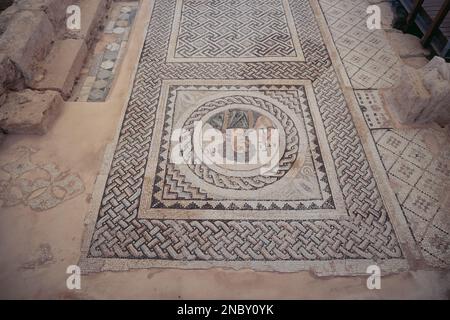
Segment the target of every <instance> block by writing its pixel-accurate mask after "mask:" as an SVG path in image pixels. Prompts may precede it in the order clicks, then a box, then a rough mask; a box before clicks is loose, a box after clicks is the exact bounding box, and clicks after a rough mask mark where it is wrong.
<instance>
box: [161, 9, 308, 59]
mask: <svg viewBox="0 0 450 320" xmlns="http://www.w3.org/2000/svg"><path fill="white" fill-rule="evenodd" d="M292 25H293V17H292V13H291V10H290V7H289V2H288V1H286V0H233V1H231V2H230V1H213V2H211V1H210V0H178V1H177V5H176V13H175V21H174V24H173V29H172V30H173V32H172V36H171V40H170V46H169V52H168V57H167V61H169V62H183V61H184V62H186V61H197V62H199V61H205V62H211V61H238V60H239V61H295V60H304V57H303V53H302V49H301V46H300V41H299V39H298V36H297V33H296V30H295V29H294V28H292Z"/></svg>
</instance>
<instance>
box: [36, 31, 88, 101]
mask: <svg viewBox="0 0 450 320" xmlns="http://www.w3.org/2000/svg"><path fill="white" fill-rule="evenodd" d="M86 56H87V47H86V44H85V42H84V40H82V39H66V40H60V41H57V42H56V43H55V44H54V46H53V48H52V50H51V52H50V53H49V55H48V56H47V58H46V60H45V63H44V64H43V66H42V67H43V69H44V77H43V79H42V80H41V81H35V82H34V83H33V88H35V89H40V90H56V91H58V92H60V93H61V95H62V96H63V98H65V99H67V98H69V96H70V93H71V91H72V88H73V85H74V83H75V80H76V78H77V77H78V75H79V73H80V70H81V68H82V67H83V62H84V59H85V58H86Z"/></svg>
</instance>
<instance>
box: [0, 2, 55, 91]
mask: <svg viewBox="0 0 450 320" xmlns="http://www.w3.org/2000/svg"><path fill="white" fill-rule="evenodd" d="M53 39H54V30H53V26H52V24H51V23H50V21H49V20H48V18H47V16H46V15H45V14H44V13H42V12H35V11H21V12H18V13H16V14H15V15H14V16H13V17H12V19H11V21H10V23H9V25H8V27H7V28H6V30H5V32H4V33H3V34H2V36H1V38H0V54H4V55H5V56H7V57H8V58H9V59H10V60H11V61H12V62H14V64H15V65H16V66H18V68H19V69H20V71H21V72H22V74H23V75H24V76H25V79H26V81H27V82H29V81H31V80H32V79H33V75H34V70H35V66H36V64H37V63H38V62H39V61H41V60H43V59H44V58H45V56H46V55H47V53H48V52H49V49H50V47H51V44H52V41H53Z"/></svg>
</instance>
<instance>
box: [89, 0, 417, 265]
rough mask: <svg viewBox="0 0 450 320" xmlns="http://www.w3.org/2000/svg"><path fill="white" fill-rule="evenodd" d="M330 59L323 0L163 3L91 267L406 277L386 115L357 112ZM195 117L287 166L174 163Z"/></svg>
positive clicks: (94, 226) (155, 14) (404, 232)
mask: <svg viewBox="0 0 450 320" xmlns="http://www.w3.org/2000/svg"><path fill="white" fill-rule="evenodd" d="M328 2H329V3H331V1H328ZM327 18H328V16H327ZM328 23H329V22H328ZM211 26H213V27H211ZM332 31H333V30H331V32H332ZM368 45H370V44H368ZM338 48H339V46H338ZM336 53H337V52H336V49H335V47H334V43H333V38H332V36H331V33H330V30H329V29H328V26H327V22H326V20H325V18H324V16H323V15H322V9H321V7H320V6H319V4H318V3H317V2H314V1H312V2H310V1H306V0H302V1H291V0H235V1H233V6H230V5H229V1H226V0H217V1H214V2H211V1H206V0H195V1H194V0H178V1H162V0H156V1H155V2H154V6H153V10H152V18H151V20H150V24H149V27H148V33H147V37H146V41H145V44H144V48H143V51H142V54H141V59H140V62H139V66H138V70H137V74H136V79H135V83H134V87H133V90H132V93H131V97H130V100H129V103H128V106H127V108H126V111H125V113H124V119H123V123H122V126H121V128H120V130H119V131H118V136H117V144H116V145H115V146H114V148H112V150H111V152H110V154H108V155H107V156H106V159H107V161H108V163H107V164H105V168H108V170H107V172H106V174H105V176H104V179H102V178H100V179H99V182H98V190H97V196H96V197H95V196H94V199H95V198H97V199H96V205H97V206H96V207H95V208H94V209H93V210H92V213H91V219H90V221H91V223H90V224H89V226H88V231H87V236H86V239H85V245H84V249H83V255H84V256H83V257H82V259H81V264H82V265H83V270H90V271H101V270H123V269H129V268H142V267H180V268H208V267H232V268H247V267H249V268H253V269H258V270H278V271H297V270H312V269H313V270H315V271H317V272H320V273H323V274H327V273H328V274H358V273H359V274H361V273H365V272H366V268H367V267H368V266H369V265H371V264H377V265H379V266H380V267H382V269H383V270H384V271H386V272H392V271H398V270H402V269H406V268H407V263H406V258H407V256H408V255H414V254H415V253H414V252H413V251H414V250H413V248H412V247H411V241H413V240H412V239H413V237H412V235H411V230H410V229H409V228H407V227H406V226H407V222H406V219H405V218H404V215H403V212H402V210H401V207H400V205H399V203H398V201H397V199H396V198H395V195H394V194H393V192H392V189H391V188H390V187H389V179H388V177H387V175H386V172H385V169H384V168H383V165H382V162H381V160H380V158H379V155H378V150H377V145H376V144H375V142H374V140H373V139H372V136H371V133H370V130H369V128H370V129H374V128H380V130H383V132H382V133H383V134H384V135H387V134H389V132H390V131H389V130H387V129H385V128H382V127H383V123H384V122H383V121H388V120H386V119H384V118H380V117H381V116H379V115H378V114H377V112H376V110H373V109H370V110H369V109H367V108H366V109H364V108H362V109H363V110H362V111H363V112H361V109H360V105H358V100H357V99H356V97H355V96H354V94H353V92H351V93H350V94H349V93H348V90H345V89H344V88H343V87H342V86H341V84H340V80H339V79H340V78H344V79H346V77H347V73H346V72H345V69H344V68H343V65H342V63H341V61H340V60H334V58H333V59H332V58H331V57H339V55H337V54H336ZM381 54H382V53H381V51H380V52H378V53H376V54H375V56H379V55H381ZM375 56H374V57H375ZM344 63H345V59H344ZM361 69H364V68H361ZM380 79H381V78H377V81H380ZM353 80H354V81H357V79H356V78H352V81H353ZM373 82H374V83H375V80H374V81H373ZM366 93H367V94H369V93H370V91H367V92H361V93H360V94H366ZM356 96H357V97H358V98H359V103H360V104H361V106H362V105H363V104H364V101H365V100H364V101H363V100H362V99H364V98H365V99H367V97H366V96H361V95H360V96H358V95H356ZM369 111H371V112H372V113H371V114H369V115H368V112H369ZM377 115H378V117H377ZM364 117H366V119H368V117H371V118H370V119H372V118H373V119H372V122H370V123H368V124H366V122H365V120H364V119H365V118H364ZM198 120H202V122H203V123H206V124H207V125H209V126H211V127H214V128H216V129H218V130H220V129H228V128H233V129H251V128H269V127H270V128H275V129H278V131H279V132H280V134H279V144H278V147H279V150H281V152H280V153H279V158H277V160H279V166H278V167H277V168H276V170H275V171H274V172H273V174H272V175H269V176H267V175H261V173H260V170H257V169H259V168H255V167H252V168H249V167H244V168H241V167H238V168H235V167H233V166H231V167H230V166H226V165H217V164H207V163H195V162H194V163H191V164H177V163H174V162H173V161H172V157H171V155H172V153H173V152H174V151H173V147H174V141H173V139H172V137H173V134H174V133H175V132H176V131H177V130H185V132H187V133H188V137H192V135H193V134H194V132H195V129H194V123H195V121H198ZM379 135H380V136H381V132H380V134H379ZM380 139H383V137H380ZM384 139H386V138H384ZM377 141H378V140H377ZM378 145H380V141H378ZM405 147H406V146H405ZM183 154H190V151H189V150H187V151H184V150H183ZM108 159H109V160H108ZM399 161H400V160H399ZM393 175H394V174H393ZM403 205H404V206H406V204H403Z"/></svg>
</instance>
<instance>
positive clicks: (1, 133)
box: [0, 130, 5, 145]
mask: <svg viewBox="0 0 450 320" xmlns="http://www.w3.org/2000/svg"><path fill="white" fill-rule="evenodd" d="M4 140H5V134H4V133H3V131H1V130H0V145H1V144H2V143H3V141H4Z"/></svg>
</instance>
